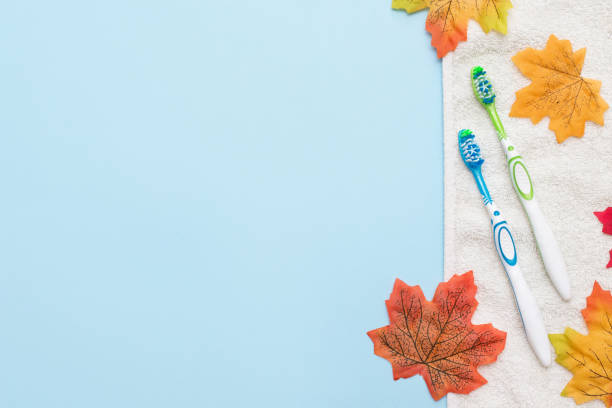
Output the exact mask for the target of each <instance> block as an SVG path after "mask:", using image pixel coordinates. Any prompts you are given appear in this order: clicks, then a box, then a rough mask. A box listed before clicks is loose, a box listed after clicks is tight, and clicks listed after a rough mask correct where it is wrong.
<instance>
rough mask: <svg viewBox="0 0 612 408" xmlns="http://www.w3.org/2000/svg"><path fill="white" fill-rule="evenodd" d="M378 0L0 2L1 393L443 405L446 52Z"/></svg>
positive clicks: (13, 398)
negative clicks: (372, 336) (416, 346)
mask: <svg viewBox="0 0 612 408" xmlns="http://www.w3.org/2000/svg"><path fill="white" fill-rule="evenodd" d="M390 3H391V0H384V1H365V0H364V1H358V0H350V1H349V0H336V1H329V0H311V1H303V0H302V1H295V0H266V1H261V0H241V1H234V2H229V1H214V2H213V1H207V0H204V1H202V0H193V1H186V0H183V1H152V0H142V1H135V0H132V1H126V0H121V1H118V0H104V1H85V2H84V1H82V0H74V1H68V0H55V1H27V0H20V1H15V2H4V3H3V5H2V7H0V51H1V52H2V59H1V63H0V64H1V65H0V75H1V78H2V92H1V94H0V95H1V96H0V103H1V106H0V112H1V113H0V132H1V134H2V137H1V138H0V183H1V184H0V185H1V189H2V199H1V201H0V214H1V215H0V228H1V231H2V233H1V234H0V239H1V240H2V242H1V243H0V248H1V250H0V270H1V273H0V277H1V281H0V322H1V325H2V329H1V331H0V333H1V335H0V350H1V351H0V353H1V356H2V358H1V359H0V406H2V407H45V408H51V407H62V408H68V407H79V408H82V407H88V408H94V407H104V408H108V407H113V408H120V407H130V408H133V407H147V408H151V407H181V408H183V407H372V406H378V407H434V406H436V407H440V406H443V405H444V402H443V401H442V402H439V403H434V402H433V400H432V399H431V397H430V396H429V394H428V392H427V389H426V387H425V384H424V382H423V381H422V379H421V378H419V377H414V378H411V379H407V380H401V381H398V382H394V381H393V380H392V375H391V367H390V365H389V363H388V362H386V361H385V360H383V359H381V358H379V357H376V356H374V355H373V350H372V344H371V342H370V340H369V338H368V337H367V336H366V334H365V333H366V331H367V330H370V329H374V328H377V327H380V326H382V325H385V324H387V316H386V312H385V309H384V300H385V299H386V298H387V297H388V295H389V293H390V291H391V288H392V285H393V281H394V279H395V278H396V277H399V278H401V279H403V280H405V281H406V282H408V283H410V284H420V285H421V287H422V288H423V289H424V291H425V293H426V295H427V296H428V297H431V296H432V294H433V292H434V288H435V286H436V285H437V283H438V282H439V281H440V280H441V279H442V231H443V229H442V223H443V220H442V215H443V207H442V198H443V197H442V193H443V183H442V174H443V168H442V166H443V163H442V106H441V66H440V62H439V61H438V60H437V58H436V56H435V50H434V49H433V48H431V46H430V45H429V42H430V37H429V35H428V34H427V33H426V32H425V30H424V20H425V14H424V13H419V14H416V15H410V16H409V15H407V14H406V13H404V12H398V11H393V10H391V4H390Z"/></svg>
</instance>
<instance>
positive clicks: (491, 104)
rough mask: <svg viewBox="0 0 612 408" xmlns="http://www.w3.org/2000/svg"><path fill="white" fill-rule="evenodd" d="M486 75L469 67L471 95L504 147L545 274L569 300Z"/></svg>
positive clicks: (557, 254)
mask: <svg viewBox="0 0 612 408" xmlns="http://www.w3.org/2000/svg"><path fill="white" fill-rule="evenodd" d="M486 74H487V73H486V71H485V70H484V69H483V68H482V67H479V66H477V67H474V68H472V72H471V77H472V87H473V88H474V95H475V96H476V99H478V101H479V102H480V103H481V105H482V106H484V108H485V109H486V111H487V112H488V113H489V117H490V118H491V121H492V122H493V126H494V127H495V130H496V131H497V137H498V139H499V141H500V142H501V144H502V146H503V147H504V152H505V153H506V159H507V160H508V170H509V171H510V179H511V180H512V185H513V186H514V190H515V191H516V193H517V195H518V196H519V199H520V200H521V203H522V204H523V208H524V209H525V212H527V216H528V217H529V222H530V223H531V227H532V229H533V232H534V235H535V238H536V242H537V244H538V248H539V250H540V255H541V256H542V260H543V261H544V267H545V268H546V272H548V276H549V277H550V279H551V281H552V283H553V285H555V288H557V291H558V292H559V295H561V297H562V298H563V299H564V300H569V298H570V297H571V294H570V292H571V291H570V283H569V279H568V277H567V272H566V269H565V262H564V261H563V256H562V255H561V250H560V249H559V245H557V240H556V239H555V236H554V234H553V232H552V230H551V229H550V227H549V226H548V223H547V222H546V218H545V217H544V214H543V213H542V211H541V210H540V207H539V205H538V203H537V201H536V199H535V195H534V190H533V183H532V181H531V176H530V175H529V172H528V171H527V167H526V166H525V163H524V162H523V159H522V157H521V156H520V155H519V154H518V152H517V151H516V148H515V147H514V145H513V144H512V143H511V142H510V139H508V135H506V131H505V130H504V126H503V125H502V123H501V120H500V119H499V115H498V114H497V110H496V109H495V92H494V91H493V86H492V85H491V82H490V81H489V80H488V79H487V75H486Z"/></svg>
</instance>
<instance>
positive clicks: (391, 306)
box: [368, 271, 506, 400]
mask: <svg viewBox="0 0 612 408" xmlns="http://www.w3.org/2000/svg"><path fill="white" fill-rule="evenodd" d="M475 294H476V285H474V275H473V274H472V271H470V272H467V273H464V274H463V275H455V276H453V277H452V278H451V279H450V280H449V281H448V282H442V283H440V285H438V288H437V289H436V293H435V295H434V298H433V301H431V302H429V301H427V300H426V299H425V296H424V295H423V291H422V290H421V288H420V287H419V286H408V285H406V284H405V283H404V282H402V281H401V280H399V279H397V280H396V281H395V285H394V286H393V292H392V293H391V296H390V297H389V299H388V300H387V301H386V302H385V303H386V305H387V312H388V313H389V321H390V323H391V324H389V325H388V326H384V327H381V328H379V329H376V330H371V331H369V332H368V336H369V337H370V339H372V342H373V343H374V354H376V355H378V356H380V357H382V358H384V359H386V360H388V361H389V362H390V363H391V366H392V368H393V379H395V380H397V379H399V378H408V377H412V376H413V375H415V374H420V375H421V376H422V377H423V378H424V379H425V382H426V383H427V388H429V392H430V393H431V395H432V397H433V398H434V399H435V400H439V399H440V398H442V397H443V396H445V395H446V394H447V393H449V392H455V393H460V394H467V393H468V392H470V391H472V390H474V389H476V388H478V387H480V386H481V385H483V384H486V382H487V380H486V379H485V378H484V377H482V376H481V375H480V374H479V373H478V371H477V367H478V366H479V365H482V364H489V363H492V362H493V361H495V360H496V359H497V355H498V354H499V353H501V351H502V350H503V349H504V346H505V344H506V333H505V332H503V331H500V330H497V329H495V328H494V327H493V326H492V325H491V324H479V325H472V323H471V319H472V314H473V313H474V310H475V309H476V306H477V305H478V302H477V301H476V299H475V297H474V296H475Z"/></svg>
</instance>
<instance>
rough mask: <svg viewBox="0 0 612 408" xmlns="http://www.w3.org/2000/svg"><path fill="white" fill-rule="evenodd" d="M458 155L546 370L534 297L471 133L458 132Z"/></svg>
mask: <svg viewBox="0 0 612 408" xmlns="http://www.w3.org/2000/svg"><path fill="white" fill-rule="evenodd" d="M459 153H460V154H461V158H462V159H463V162H464V163H465V165H466V166H467V168H468V169H469V170H471V172H472V175H473V176H474V179H475V180H476V185H477V186H478V190H480V194H482V201H483V203H484V205H485V207H486V208H487V211H488V212H489V216H490V217H491V226H492V227H493V239H494V242H495V249H496V250H497V254H498V255H499V259H500V260H501V262H502V264H503V265H504V269H505V270H506V275H507V276H508V279H509V280H510V284H511V285H512V290H513V291H514V298H515V300H516V305H517V307H518V309H519V314H520V316H521V320H522V321H523V327H524V328H525V334H526V335H527V341H528V342H529V344H530V345H531V348H532V349H533V351H534V353H535V355H536V356H537V357H538V359H539V360H540V363H542V365H543V366H545V367H548V366H550V364H551V356H550V345H549V342H548V335H547V334H546V328H545V327H544V321H543V320H542V315H541V313H540V309H539V308H538V304H537V303H536V300H535V297H534V296H533V294H532V293H531V290H530V289H529V286H528V285H527V282H526V281H525V278H524V277H523V274H522V273H521V270H520V268H519V265H518V255H517V252H516V247H515V245H514V238H512V233H511V232H510V229H509V227H508V223H507V222H506V220H505V219H504V217H503V216H502V214H501V212H500V211H499V209H498V208H497V206H496V205H495V203H493V199H492V198H491V195H490V194H489V190H488V189H487V185H486V184H485V181H484V178H483V176H482V171H481V167H482V164H483V163H484V159H483V158H482V156H481V154H480V147H479V146H478V144H476V142H475V141H474V134H473V133H472V131H471V130H467V129H464V130H461V131H459Z"/></svg>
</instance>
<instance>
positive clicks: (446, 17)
mask: <svg viewBox="0 0 612 408" xmlns="http://www.w3.org/2000/svg"><path fill="white" fill-rule="evenodd" d="M391 7H392V8H394V9H396V10H399V9H402V10H405V11H406V12H408V13H414V12H416V11H419V10H423V9H426V8H429V13H428V14H427V20H426V22H425V29H426V30H427V31H429V32H430V33H431V45H432V46H434V47H435V48H436V50H437V51H438V58H442V57H444V56H445V55H446V54H448V52H449V51H453V50H454V49H455V48H457V45H458V44H459V42H460V41H466V40H467V27H468V21H469V20H470V19H474V20H476V21H478V24H480V27H482V29H483V30H484V31H485V32H486V33H488V32H489V31H491V30H495V31H498V32H500V33H502V34H506V33H507V32H508V25H507V22H506V20H507V16H508V10H509V9H511V8H512V3H511V1H510V0H392V3H391Z"/></svg>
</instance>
